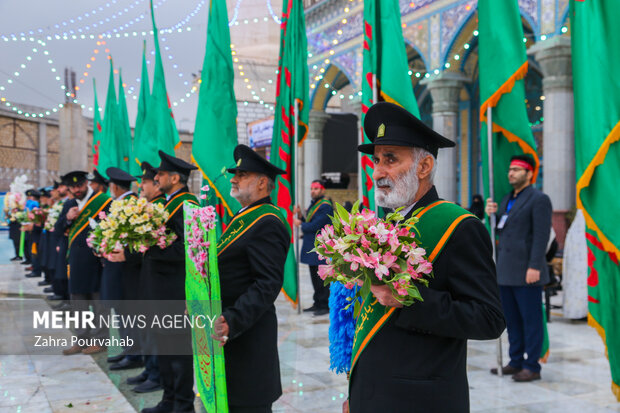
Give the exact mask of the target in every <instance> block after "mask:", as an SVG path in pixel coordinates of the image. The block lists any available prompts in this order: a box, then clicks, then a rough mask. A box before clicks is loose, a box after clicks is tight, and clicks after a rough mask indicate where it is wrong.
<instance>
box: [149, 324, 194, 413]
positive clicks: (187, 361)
mask: <svg viewBox="0 0 620 413" xmlns="http://www.w3.org/2000/svg"><path fill="white" fill-rule="evenodd" d="M154 336H155V341H156V344H157V352H158V354H157V361H158V362H159V373H160V376H161V385H162V387H163V388H164V394H163V396H162V402H164V403H172V404H173V409H172V410H173V411H175V412H187V411H194V397H195V395H194V389H193V388H194V358H193V356H192V336H191V333H189V332H188V333H187V334H185V333H182V334H174V335H172V334H160V333H154ZM172 349H174V350H173V351H171V350H172ZM172 353H177V354H172ZM171 354H172V355H171Z"/></svg>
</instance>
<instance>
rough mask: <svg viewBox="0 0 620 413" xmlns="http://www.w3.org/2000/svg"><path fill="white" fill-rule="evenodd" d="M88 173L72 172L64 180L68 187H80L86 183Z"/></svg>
mask: <svg viewBox="0 0 620 413" xmlns="http://www.w3.org/2000/svg"><path fill="white" fill-rule="evenodd" d="M87 176H88V172H84V171H71V172H69V173H68V174H66V175H65V176H63V177H62V180H63V182H64V184H65V185H67V186H78V185H81V184H82V183H84V181H86V177H87Z"/></svg>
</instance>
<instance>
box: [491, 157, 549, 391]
mask: <svg viewBox="0 0 620 413" xmlns="http://www.w3.org/2000/svg"><path fill="white" fill-rule="evenodd" d="M535 168H536V163H535V162H534V159H533V158H532V157H531V156H529V155H516V156H513V157H512V159H511V161H510V167H509V168H508V182H509V183H510V185H511V186H512V187H513V191H512V192H510V193H509V194H507V195H506V196H505V197H504V198H503V199H502V202H501V203H500V207H499V210H498V208H497V204H496V203H494V202H493V201H492V200H491V199H490V198H489V199H487V208H486V212H487V214H492V213H495V212H498V211H499V215H498V216H499V217H500V219H499V221H498V223H497V237H498V245H497V282H498V283H499V292H500V295H501V298H502V306H503V308H504V314H505V316H506V325H507V327H508V342H509V350H508V353H509V355H510V362H509V363H508V365H506V366H504V367H503V368H502V372H503V374H504V375H512V378H513V380H514V381H516V382H529V381H532V380H539V379H540V369H541V366H540V363H539V362H538V360H539V358H540V355H541V351H542V344H543V332H544V326H543V315H542V304H541V301H542V287H543V286H544V285H545V284H548V283H549V271H548V266H547V260H546V258H545V254H546V252H547V243H548V241H549V234H550V232H551V213H552V208H551V201H550V200H549V197H548V196H547V195H545V194H543V193H542V192H540V191H539V190H538V189H536V188H534V187H533V186H532V185H531V182H532V177H533V175H534V169H535ZM525 354H527V359H526V358H525V357H524V355H525ZM491 373H492V374H497V369H492V370H491Z"/></svg>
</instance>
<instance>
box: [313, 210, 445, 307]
mask: <svg viewBox="0 0 620 413" xmlns="http://www.w3.org/2000/svg"><path fill="white" fill-rule="evenodd" d="M335 206H336V208H335V210H334V216H333V217H332V218H331V220H332V224H331V225H326V226H325V227H323V229H322V230H321V231H320V232H319V234H318V235H317V237H316V241H315V249H314V251H316V252H317V253H318V254H319V256H320V258H322V259H325V260H326V262H327V265H320V266H319V276H320V277H321V279H323V280H324V281H325V283H326V284H327V283H330V282H333V281H339V282H341V283H343V284H344V286H345V287H346V288H349V289H351V288H353V287H354V286H355V285H356V284H362V288H361V289H360V290H359V291H358V293H357V295H359V296H361V297H362V298H363V297H366V295H368V293H369V292H370V286H371V284H374V285H381V284H384V285H387V286H389V287H390V289H391V290H392V294H393V296H394V298H395V299H397V300H398V301H399V302H400V303H401V304H403V305H405V306H409V305H412V304H413V303H414V302H415V301H416V300H419V301H422V297H421V296H420V292H419V291H418V287H417V285H418V284H422V285H425V286H428V278H429V277H432V269H433V268H432V265H431V263H430V262H429V261H427V260H426V251H425V250H424V249H423V248H420V247H419V246H418V244H417V242H416V237H415V223H416V222H417V221H418V219H417V218H415V217H414V218H409V219H407V220H405V219H404V217H403V216H402V215H401V214H400V212H399V211H400V210H396V211H395V212H393V213H390V214H388V215H387V216H386V217H385V219H379V218H377V217H376V215H375V213H374V212H373V211H370V210H367V209H364V210H362V211H359V201H358V202H356V203H355V205H354V206H353V208H352V210H351V212H350V213H349V212H348V211H347V210H346V209H344V208H343V207H342V206H341V205H339V204H336V205H335ZM354 301H355V302H357V300H354Z"/></svg>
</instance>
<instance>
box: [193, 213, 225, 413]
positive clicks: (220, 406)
mask: <svg viewBox="0 0 620 413" xmlns="http://www.w3.org/2000/svg"><path fill="white" fill-rule="evenodd" d="M196 208H199V207H198V206H196V205H193V204H192V203H190V202H186V203H184V208H183V221H184V222H186V224H185V268H186V275H185V296H186V300H187V312H188V315H189V316H190V317H194V316H198V315H201V316H204V317H207V318H208V319H209V320H215V319H216V318H217V317H219V316H220V315H221V314H222V302H221V298H222V297H221V293H220V276H219V272H218V267H217V246H216V244H217V235H216V230H215V229H212V230H211V231H209V233H208V234H207V235H206V238H207V240H208V241H209V250H208V254H209V259H208V271H207V272H208V275H207V277H202V276H201V275H200V272H199V271H198V270H197V269H196V267H195V265H194V262H193V261H192V260H191V259H190V258H189V254H188V249H189V245H188V242H187V239H188V236H187V234H188V232H189V231H191V225H190V224H187V221H188V220H189V219H191V216H192V211H194V210H195V209H196ZM211 334H212V329H211V327H210V325H209V324H207V325H206V326H205V328H198V327H195V328H193V329H192V346H193V348H194V368H195V371H196V377H197V378H198V380H197V381H196V387H197V389H198V394H199V396H200V399H201V400H202V403H203V405H204V407H205V409H206V411H207V412H209V413H228V396H227V392H226V369H225V365H224V351H223V350H222V347H220V343H219V342H218V341H216V340H213V338H212V337H211Z"/></svg>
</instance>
